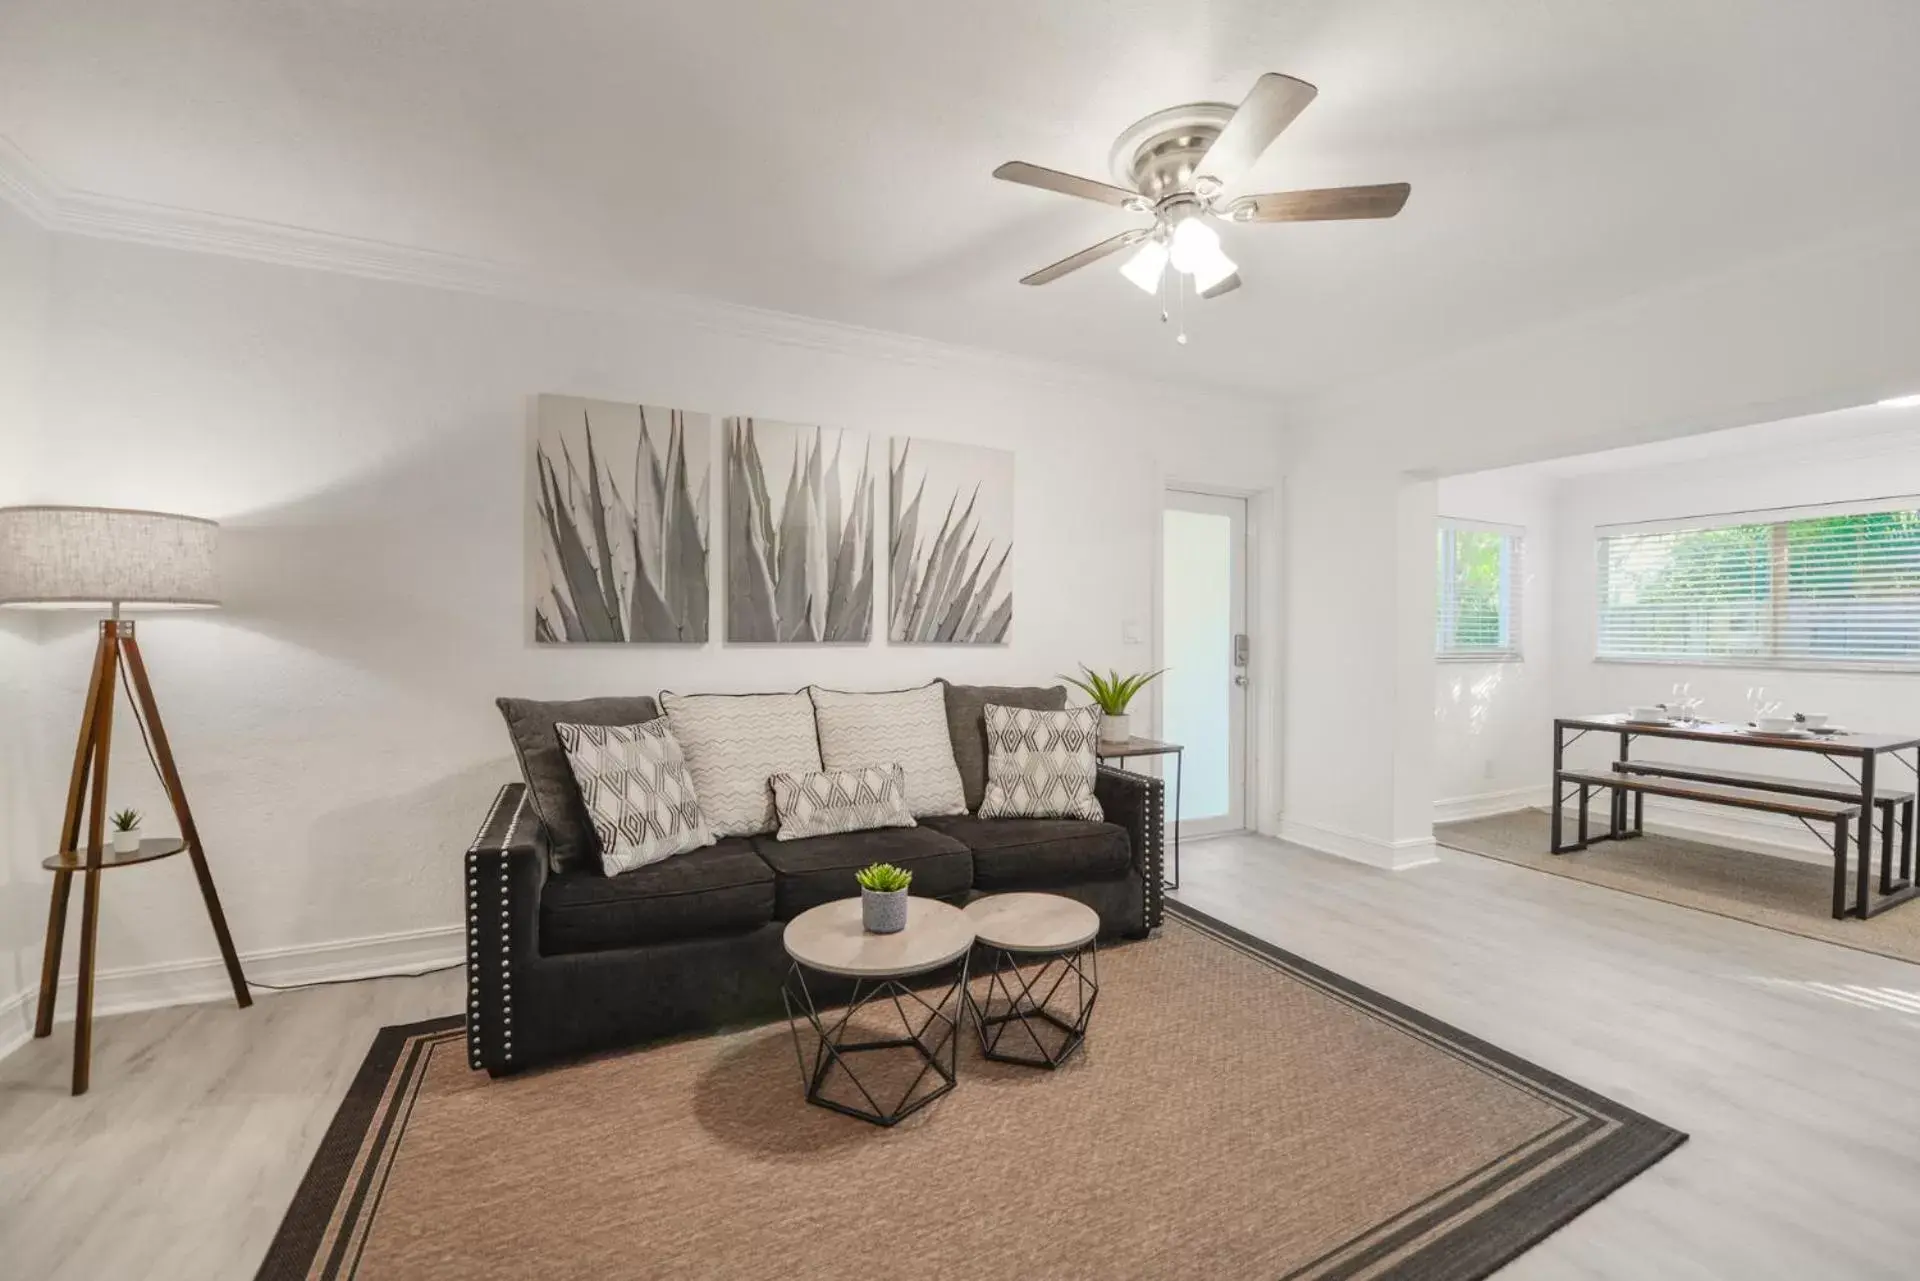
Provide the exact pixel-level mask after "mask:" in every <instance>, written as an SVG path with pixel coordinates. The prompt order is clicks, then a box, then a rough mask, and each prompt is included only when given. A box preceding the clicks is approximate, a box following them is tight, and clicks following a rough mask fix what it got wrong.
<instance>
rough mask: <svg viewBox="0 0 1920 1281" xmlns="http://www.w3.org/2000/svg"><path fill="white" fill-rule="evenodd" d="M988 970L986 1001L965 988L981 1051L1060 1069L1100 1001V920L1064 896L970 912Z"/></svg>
mask: <svg viewBox="0 0 1920 1281" xmlns="http://www.w3.org/2000/svg"><path fill="white" fill-rule="evenodd" d="M966 916H967V919H968V920H969V921H971V922H972V924H973V932H974V936H975V938H976V940H977V942H978V945H979V949H980V951H981V953H982V954H983V961H984V964H983V965H982V968H981V972H980V974H978V975H976V976H975V979H976V984H977V981H978V979H979V978H982V977H984V978H985V980H986V985H985V994H984V996H981V995H976V994H975V992H974V986H975V985H976V984H970V985H969V986H968V988H967V1005H968V1007H969V1008H970V1010H971V1011H972V1014H973V1024H974V1027H976V1028H977V1029H979V1032H980V1052H981V1053H982V1054H984V1055H986V1056H987V1057H988V1058H990V1059H998V1060H1000V1061H1001V1062H1003V1063H1023V1064H1025V1065H1026V1066H1028V1067H1040V1068H1057V1067H1059V1066H1060V1065H1061V1064H1062V1063H1065V1062H1066V1061H1067V1059H1068V1058H1069V1057H1070V1056H1071V1055H1072V1054H1073V1052H1074V1051H1075V1050H1077V1049H1079V1048H1080V1046H1081V1045H1082V1044H1083V1043H1084V1042H1085V1041H1086V1039H1087V1024H1088V1022H1089V1021H1090V1020H1091V1019H1092V1018H1093V1003H1094V999H1095V998H1096V997H1098V996H1099V995H1100V952H1099V947H1098V946H1097V945H1096V944H1095V942H1094V939H1095V937H1096V936H1097V935H1098V934H1099V933H1100V917H1099V915H1098V914H1097V913H1095V912H1094V910H1093V909H1092V908H1090V907H1088V906H1087V905H1086V904H1084V903H1079V902H1075V901H1074V900H1073V899H1070V898H1063V897H1061V896H1060V895H1058V894H994V895H990V896H989V897H987V898H983V899H976V900H975V901H973V902H972V903H969V904H968V905H967V910H966Z"/></svg>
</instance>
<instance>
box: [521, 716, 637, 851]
mask: <svg viewBox="0 0 1920 1281" xmlns="http://www.w3.org/2000/svg"><path fill="white" fill-rule="evenodd" d="M493 701H494V706H496V707H498V708H499V709H500V714H501V715H502V716H504V717H506V720H507V734H508V735H509V736H510V737H511V738H512V739H513V750H514V754H515V755H517V756H519V758H520V773H521V775H522V776H523V777H524V778H525V779H526V780H527V798H528V800H529V801H531V802H532V804H533V812H534V813H535V814H536V815H538V816H539V818H540V825H541V826H542V827H544V828H545V829H546V831H547V848H548V861H549V863H550V864H551V866H552V869H553V870H554V871H556V872H572V871H589V872H591V871H598V870H599V868H600V838H599V837H598V836H596V835H595V834H594V831H593V819H592V818H591V817H590V816H589V815H588V814H587V807H586V803H585V802H584V801H582V800H581V799H580V788H579V786H578V785H577V784H576V783H575V782H574V781H573V766H572V765H570V764H569V763H568V761H567V752H566V749H565V748H564V747H562V746H561V745H560V731H559V730H558V729H557V728H556V727H557V726H558V725H559V724H560V723H561V722H562V721H565V722H567V723H569V724H573V725H641V724H644V723H646V722H647V721H650V720H653V719H654V718H655V717H657V716H659V715H660V708H659V705H658V704H656V703H655V702H654V701H653V700H652V699H651V698H648V697H646V696H645V695H640V696H637V697H631V698H628V697H619V698H576V699H571V700H558V699H555V700H547V699H538V698H496V699H495V700H493Z"/></svg>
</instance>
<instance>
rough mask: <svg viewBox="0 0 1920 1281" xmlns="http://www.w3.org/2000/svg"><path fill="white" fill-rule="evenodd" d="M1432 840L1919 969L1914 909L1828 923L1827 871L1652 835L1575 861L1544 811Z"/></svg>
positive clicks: (1447, 829)
mask: <svg viewBox="0 0 1920 1281" xmlns="http://www.w3.org/2000/svg"><path fill="white" fill-rule="evenodd" d="M1433 837H1434V839H1435V840H1436V841H1438V842H1439V843H1440V844H1442V845H1444V846H1446V847H1447V848H1448V849H1454V850H1464V851H1465V852H1467V853H1469V854H1481V855H1484V856H1485V857H1487V858H1497V859H1499V860H1500V861H1501V862H1503V863H1516V864H1518V865H1519V866H1521V867H1531V868H1533V869H1535V870H1536V871H1541V872H1551V873H1553V874H1554V875H1556V876H1565V877H1569V878H1571V879H1573V880H1576V881H1586V882H1588V883H1590V884H1593V885H1604V886H1606V887H1607V888H1608V889H1613V890H1625V891H1626V892H1627V893H1629V894H1638V895H1640V896H1641V897H1642V898H1652V899H1659V900H1660V901H1661V902H1663V903H1674V904H1678V905H1679V906H1681V907H1691V908H1696V909H1698V910H1700V911H1702V912H1712V913H1714V914H1715V915H1718V916H1730V917H1732V918H1733V919H1735V920H1737V921H1750V922H1752V923H1753V924H1755V925H1764V926H1766V927H1767V928H1768V929H1773V930H1783V931H1785V932H1786V933H1788V934H1803V935H1805V936H1806V937H1808V938H1815V939H1825V940H1826V941H1827V942H1829V943H1839V944H1841V945H1843V946H1845V947H1851V948H1858V949H1859V950H1860V951H1862V952H1877V953H1879V954H1880V955H1881V956H1892V957H1897V958H1899V959H1900V960H1903V961H1915V962H1920V904H1911V905H1909V906H1906V907H1896V908H1892V909H1890V910H1888V911H1886V912H1883V913H1881V914H1880V915H1879V916H1875V917H1870V918H1868V919H1867V920H1864V921H1862V920H1856V919H1851V918H1849V919H1847V920H1844V921H1836V920H1834V919H1833V916H1832V915H1831V911H1832V906H1833V865H1832V864H1828V865H1826V866H1825V867H1822V866H1821V865H1819V864H1817V863H1803V862H1800V861H1798V860H1796V859H1790V858H1779V857H1777V856H1775V855H1771V854H1760V853H1756V852H1753V851H1750V850H1739V849H1730V848H1728V847H1726V846H1722V845H1707V844H1704V843H1702V842H1699V841H1683V840H1679V839H1677V838H1675V837H1670V836H1656V835H1653V834H1652V833H1649V834H1647V835H1645V836H1642V837H1639V838H1637V839H1635V840H1631V841H1601V842H1598V843H1597V844H1594V845H1590V846H1588V847H1587V848H1586V849H1584V850H1582V851H1580V852H1579V853H1577V854H1558V855H1556V854H1549V853H1547V845H1548V837H1547V813H1546V811H1545V810H1522V811H1518V812H1516V813H1512V814H1496V815H1494V816H1493V817H1491V818H1476V819H1469V820H1467V821H1465V822H1462V823H1440V824H1436V825H1435V826H1434V829H1433ZM1875 875H1876V876H1877V875H1878V872H1876V873H1875Z"/></svg>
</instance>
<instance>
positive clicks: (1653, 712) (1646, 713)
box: [1627, 707, 1667, 721]
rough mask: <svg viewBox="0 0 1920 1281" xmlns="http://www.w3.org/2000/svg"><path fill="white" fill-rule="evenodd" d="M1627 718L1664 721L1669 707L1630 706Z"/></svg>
mask: <svg viewBox="0 0 1920 1281" xmlns="http://www.w3.org/2000/svg"><path fill="white" fill-rule="evenodd" d="M1627 719H1628V720H1630V721H1664V720H1666V719H1667V709H1666V708H1664V707H1629V708H1628V709H1627Z"/></svg>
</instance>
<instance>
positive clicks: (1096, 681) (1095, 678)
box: [1060, 663, 1167, 743]
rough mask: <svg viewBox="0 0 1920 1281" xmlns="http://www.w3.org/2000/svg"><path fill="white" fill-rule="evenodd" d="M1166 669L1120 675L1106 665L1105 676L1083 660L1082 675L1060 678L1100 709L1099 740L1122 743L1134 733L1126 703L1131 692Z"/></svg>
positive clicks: (1128, 701)
mask: <svg viewBox="0 0 1920 1281" xmlns="http://www.w3.org/2000/svg"><path fill="white" fill-rule="evenodd" d="M1166 670H1167V669H1166V668H1164V667H1162V668H1160V669H1159V671H1152V672H1135V673H1134V674H1133V675H1131V676H1122V675H1121V674H1120V673H1119V672H1117V671H1113V670H1111V669H1109V671H1108V672H1107V674H1106V675H1105V676H1102V675H1101V674H1100V673H1099V672H1096V671H1094V670H1093V669H1092V668H1091V667H1088V666H1087V665H1086V664H1085V663H1082V664H1080V671H1081V672H1082V673H1083V675H1084V676H1085V679H1084V680H1083V679H1081V677H1079V676H1062V677H1061V678H1060V679H1061V680H1063V681H1066V682H1067V683H1068V684H1069V685H1073V686H1075V687H1076V688H1078V689H1080V690H1082V691H1083V692H1085V694H1086V695H1087V697H1089V698H1091V699H1092V700H1093V701H1094V704H1095V705H1096V706H1097V707H1099V709H1100V741H1101V742H1103V743H1124V742H1126V741H1127V740H1128V739H1129V738H1131V737H1133V721H1132V718H1130V717H1129V716H1128V715H1127V704H1128V703H1131V702H1132V701H1133V696H1134V695H1135V694H1138V693H1139V692H1140V691H1141V690H1143V689H1145V688H1146V687H1147V682H1148V681H1151V680H1152V679H1153V678H1154V677H1156V676H1158V675H1160V673H1161V672H1164V671H1166Z"/></svg>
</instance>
